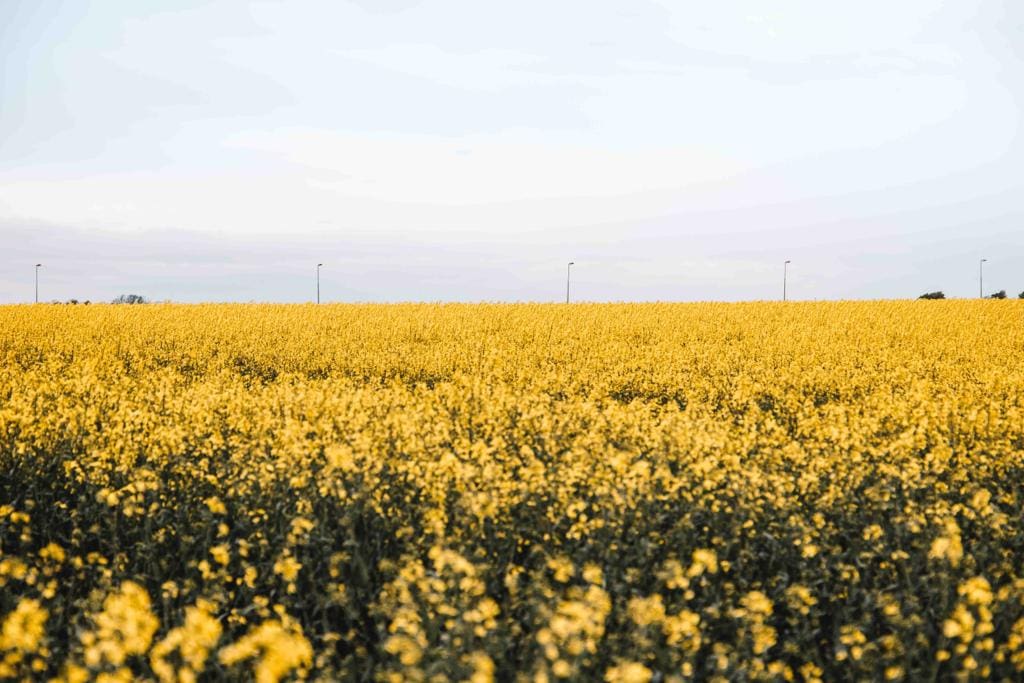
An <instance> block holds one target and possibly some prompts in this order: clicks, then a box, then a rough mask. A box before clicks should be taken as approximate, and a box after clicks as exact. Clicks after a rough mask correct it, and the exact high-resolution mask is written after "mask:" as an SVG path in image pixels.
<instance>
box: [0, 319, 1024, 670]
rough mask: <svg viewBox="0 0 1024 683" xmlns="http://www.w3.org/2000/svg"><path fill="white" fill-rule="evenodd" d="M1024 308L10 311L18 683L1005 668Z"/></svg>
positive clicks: (7, 553) (6, 338) (6, 460)
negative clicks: (46, 682) (31, 682)
mask: <svg viewBox="0 0 1024 683" xmlns="http://www.w3.org/2000/svg"><path fill="white" fill-rule="evenodd" d="M1022 509H1024V302H1018V301H988V300H985V301H937V302H925V301H906V302H884V301H880V302H817V303H799V304H778V303H749V304H642V305H630V304H614V305H596V304H595V305H589V304H580V305H571V306H566V305H562V306H554V305H532V304H531V305H526V304H524V305H497V304H495V305H490V304H481V305H428V304H418V305H412V304H410V305H330V306H278V305H202V306H179V305H150V306H134V307H131V306H89V307H84V308H83V307H70V306H68V307H59V306H6V307H0V679H15V680H40V679H42V680H66V681H87V680H97V681H110V682H113V681H130V680H156V681H161V682H169V681H176V682H180V683H189V682H191V681H198V680H223V679H229V680H238V679H250V678H255V679H257V680H259V681H278V680H291V679H302V678H310V679H317V680H325V681H326V680H342V681H345V680H350V681H357V680H358V681H365V680H378V681H395V682H397V681H444V680H468V681H473V682H474V683H486V682H487V681H491V680H495V679H497V680H508V681H517V683H518V682H519V681H522V682H523V683H527V682H528V681H536V682H537V683H541V682H544V681H548V682H550V683H555V682H557V681H575V680H604V681H609V682H613V681H631V682H634V681H635V682H638V683H640V682H644V683H646V682H647V681H673V682H674V681H683V680H692V679H699V680H711V681H717V682H724V681H728V680H793V681H798V680H805V681H821V680H890V681H897V680H920V679H924V680H954V679H958V680H972V679H988V678H992V679H1001V680H1020V679H1021V678H1022V677H1024V544H1022V542H1021V538H1024V518H1022V517H1021V514H1020V512H1021V510H1022Z"/></svg>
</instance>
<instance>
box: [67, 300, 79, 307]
mask: <svg viewBox="0 0 1024 683" xmlns="http://www.w3.org/2000/svg"><path fill="white" fill-rule="evenodd" d="M66 303H69V304H71V305H72V306H74V305H75V304H77V303H78V299H68V300H67V302H66Z"/></svg>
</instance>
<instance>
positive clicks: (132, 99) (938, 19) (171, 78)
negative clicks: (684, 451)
mask: <svg viewBox="0 0 1024 683" xmlns="http://www.w3.org/2000/svg"><path fill="white" fill-rule="evenodd" d="M1022 107H1024V3H1021V2H1019V1H1018V0H957V1H955V2H951V1H948V0H947V1H943V0H902V1H901V2H897V3H894V2H889V1H882V0H862V1H861V2H856V3H852V2H822V1H821V0H784V1H783V0H780V1H777V2H764V0H756V1H755V0H750V1H738V0H723V1H721V2H696V1H680V2H641V1H639V0H622V1H621V2H618V1H604V2H585V1H566V2H557V3H552V2H533V1H531V0H521V1H520V2H515V3H490V2H479V1H472V0H465V1H452V2H448V1H430V0H424V1H422V2H421V1H418V0H379V1H376V2H375V1H373V0H358V1H356V2H347V3H346V2H333V1H323V2H315V1H310V2H302V3H296V2H291V3H289V2H249V3H243V2H198V1H190V0H161V1H159V2H158V1H156V0H152V1H144V2H143V1H140V2H130V3H129V2H96V3H88V2H72V1H68V2H56V1H54V0H5V1H4V2H0V302H17V301H30V300H31V299H32V296H33V274H32V270H33V268H32V266H33V264H34V263H36V262H42V263H43V264H44V267H43V269H42V270H41V273H40V298H41V299H44V300H50V299H67V298H71V297H76V298H79V299H86V298H91V299H94V300H104V299H110V298H112V297H114V296H116V295H117V294H120V293H125V292H137V293H140V294H144V295H146V296H148V297H150V298H153V299H174V300H181V301H223V300H235V301H249V300H258V301H305V300H309V299H310V298H311V297H312V296H314V294H315V289H314V268H315V265H316V263H317V262H323V263H324V264H325V266H324V268H323V270H322V283H323V294H324V299H325V300H337V301H378V300H538V301H546V300H559V299H561V298H563V297H564V287H565V264H566V262H567V261H569V260H573V261H575V262H576V265H575V266H574V267H573V290H574V298H580V299H589V300H655V299H657V300H735V299H761V298H776V297H778V296H780V295H781V288H782V282H781V280H782V262H783V261H784V260H785V259H791V260H792V261H793V263H792V265H791V266H790V268H791V270H790V279H789V291H790V293H791V295H792V296H793V297H794V298H803V299H831V298H868V297H870V298H876V297H894V298H895V297H908V296H916V295H917V294H920V293H921V292H923V291H930V290H935V289H942V290H944V291H945V292H946V293H947V295H950V296H976V295H977V291H978V260H979V259H980V258H982V257H984V258H987V259H988V262H987V263H986V264H985V269H986V270H985V289H986V292H990V291H994V290H998V289H1006V290H1007V291H1008V292H1009V293H1010V294H1011V295H1016V293H1017V292H1020V291H1021V290H1024V141H1022V136H1021V131H1020V127H1021V121H1022Z"/></svg>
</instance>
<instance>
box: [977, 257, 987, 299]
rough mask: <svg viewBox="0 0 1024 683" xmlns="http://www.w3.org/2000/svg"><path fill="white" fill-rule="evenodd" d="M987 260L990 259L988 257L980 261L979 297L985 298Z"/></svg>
mask: <svg viewBox="0 0 1024 683" xmlns="http://www.w3.org/2000/svg"><path fill="white" fill-rule="evenodd" d="M985 261H988V259H987V258H983V259H981V260H980V261H978V298H979V299H984V298H985V287H984V283H985Z"/></svg>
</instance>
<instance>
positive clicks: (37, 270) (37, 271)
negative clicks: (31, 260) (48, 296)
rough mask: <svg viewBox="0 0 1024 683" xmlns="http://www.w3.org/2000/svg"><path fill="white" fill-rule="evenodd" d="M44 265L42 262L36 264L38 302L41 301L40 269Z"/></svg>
mask: <svg viewBox="0 0 1024 683" xmlns="http://www.w3.org/2000/svg"><path fill="white" fill-rule="evenodd" d="M42 267H43V264H42V263H37V264H36V303H39V269H40V268H42Z"/></svg>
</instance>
